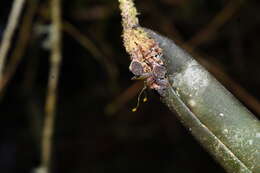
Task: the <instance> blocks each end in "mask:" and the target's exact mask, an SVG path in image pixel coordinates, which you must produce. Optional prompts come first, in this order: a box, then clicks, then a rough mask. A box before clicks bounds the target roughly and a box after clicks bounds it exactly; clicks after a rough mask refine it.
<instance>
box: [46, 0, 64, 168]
mask: <svg viewBox="0 0 260 173" xmlns="http://www.w3.org/2000/svg"><path fill="white" fill-rule="evenodd" d="M50 5H51V18H52V32H51V38H52V50H51V57H50V73H49V82H48V91H47V98H46V107H45V111H46V115H45V119H44V127H43V136H42V137H43V138H42V167H43V168H45V169H46V170H47V172H50V166H51V163H50V161H51V153H52V147H51V146H52V137H53V129H54V120H55V115H56V100H57V84H58V77H59V71H60V63H61V58H62V55H61V7H60V0H52V1H51V4H50Z"/></svg>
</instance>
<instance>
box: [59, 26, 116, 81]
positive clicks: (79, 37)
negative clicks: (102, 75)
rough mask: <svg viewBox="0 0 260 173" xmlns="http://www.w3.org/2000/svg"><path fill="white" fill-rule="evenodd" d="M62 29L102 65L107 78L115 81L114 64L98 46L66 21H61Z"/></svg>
mask: <svg viewBox="0 0 260 173" xmlns="http://www.w3.org/2000/svg"><path fill="white" fill-rule="evenodd" d="M62 27H63V30H64V31H65V32H67V33H68V34H69V35H71V36H72V37H73V38H74V39H75V40H76V41H78V42H79V44H81V45H82V46H83V47H84V48H85V49H86V50H88V51H89V52H90V53H91V54H92V57H93V58H94V59H95V60H96V61H97V62H98V63H99V64H100V65H102V66H103V68H104V69H105V71H106V72H107V75H108V77H109V80H111V81H115V79H116V76H117V70H116V66H115V65H114V64H113V63H111V62H110V61H109V60H108V59H107V58H106V57H105V55H103V53H102V52H101V51H100V50H99V49H98V47H97V46H96V45H95V44H94V43H93V42H92V41H91V40H90V39H89V38H88V37H87V36H85V35H83V34H82V33H81V32H80V31H79V30H78V29H77V28H76V27H74V26H73V25H72V24H71V23H69V22H67V21H63V25H62Z"/></svg>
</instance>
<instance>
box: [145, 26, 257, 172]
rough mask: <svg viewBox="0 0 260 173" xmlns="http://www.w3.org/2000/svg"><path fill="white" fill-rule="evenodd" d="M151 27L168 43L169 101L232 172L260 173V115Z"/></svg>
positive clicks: (156, 36) (166, 99)
mask: <svg viewBox="0 0 260 173" xmlns="http://www.w3.org/2000/svg"><path fill="white" fill-rule="evenodd" d="M145 31H146V32H148V33H149V34H150V36H151V37H152V38H153V39H155V40H156V41H157V42H158V43H159V45H160V47H161V48H162V49H163V53H164V56H163V60H164V63H165V65H166V67H167V71H168V74H167V77H168V79H169V81H170V86H169V87H167V88H166V90H165V91H164V92H163V94H162V100H163V101H164V102H165V104H166V105H167V106H168V107H169V108H170V110H171V111H173V112H176V113H177V115H178V117H179V119H180V120H181V122H182V123H183V124H184V126H185V127H186V128H187V129H189V130H190V131H191V133H192V135H193V136H194V137H195V138H196V139H197V140H198V141H199V142H200V143H201V145H202V146H203V147H204V148H205V149H206V150H207V151H208V152H209V153H210V154H211V155H212V156H213V157H214V158H215V160H216V161H217V162H219V163H220V164H221V165H222V166H223V167H224V168H225V169H226V171H227V172H229V173H249V172H250V173H260V122H259V120H258V119H257V118H256V117H255V116H254V115H252V113H250V112H249V111H248V110H247V109H246V108H245V107H244V106H243V105H242V104H241V103H240V102H239V101H238V100H237V99H236V98H235V97H234V96H233V95H232V94H231V93H230V92H229V91H227V90H226V89H225V88H224V87H223V86H222V85H221V84H220V83H219V82H218V81H217V80H216V79H215V78H214V77H213V76H211V74H209V72H207V71H206V70H205V69H204V68H203V67H202V66H201V65H200V64H198V63H197V61H195V60H194V59H193V58H192V57H191V56H190V55H189V54H188V53H186V52H185V51H184V50H182V49H181V48H179V47H178V46H176V45H175V43H174V42H173V41H171V40H169V39H167V38H165V37H163V36H161V35H159V34H157V33H155V32H153V31H151V30H149V29H145Z"/></svg>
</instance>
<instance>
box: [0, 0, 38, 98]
mask: <svg viewBox="0 0 260 173" xmlns="http://www.w3.org/2000/svg"><path fill="white" fill-rule="evenodd" d="M37 7H38V3H37V2H35V1H34V0H29V1H28V7H27V9H26V11H25V14H24V17H23V19H22V24H21V27H20V30H19V33H18V39H17V41H16V45H15V48H14V50H13V53H12V55H10V61H9V63H8V64H7V67H6V71H5V72H4V73H3V76H2V81H1V83H0V99H1V98H2V97H3V94H4V93H3V90H4V89H5V88H6V86H7V85H8V83H9V81H10V79H11V78H12V76H13V75H14V74H15V72H16V69H17V67H18V65H19V63H20V62H21V60H22V57H23V55H24V52H25V49H26V48H27V46H28V43H29V41H30V33H31V30H32V23H33V18H34V16H35V13H36V11H37Z"/></svg>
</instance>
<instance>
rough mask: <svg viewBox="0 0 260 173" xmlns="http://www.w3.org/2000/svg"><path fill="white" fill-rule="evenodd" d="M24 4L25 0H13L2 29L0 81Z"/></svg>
mask: <svg viewBox="0 0 260 173" xmlns="http://www.w3.org/2000/svg"><path fill="white" fill-rule="evenodd" d="M24 4H25V0H15V1H14V2H13V6H12V9H11V14H10V16H9V19H8V23H7V26H6V28H5V31H4V36H3V39H2V42H1V45H0V81H2V78H3V71H4V69H3V68H4V65H5V61H6V57H7V53H8V51H9V48H10V45H11V40H12V37H13V35H14V31H15V29H16V27H17V24H18V21H19V17H20V15H21V12H22V9H23V6H24Z"/></svg>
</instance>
